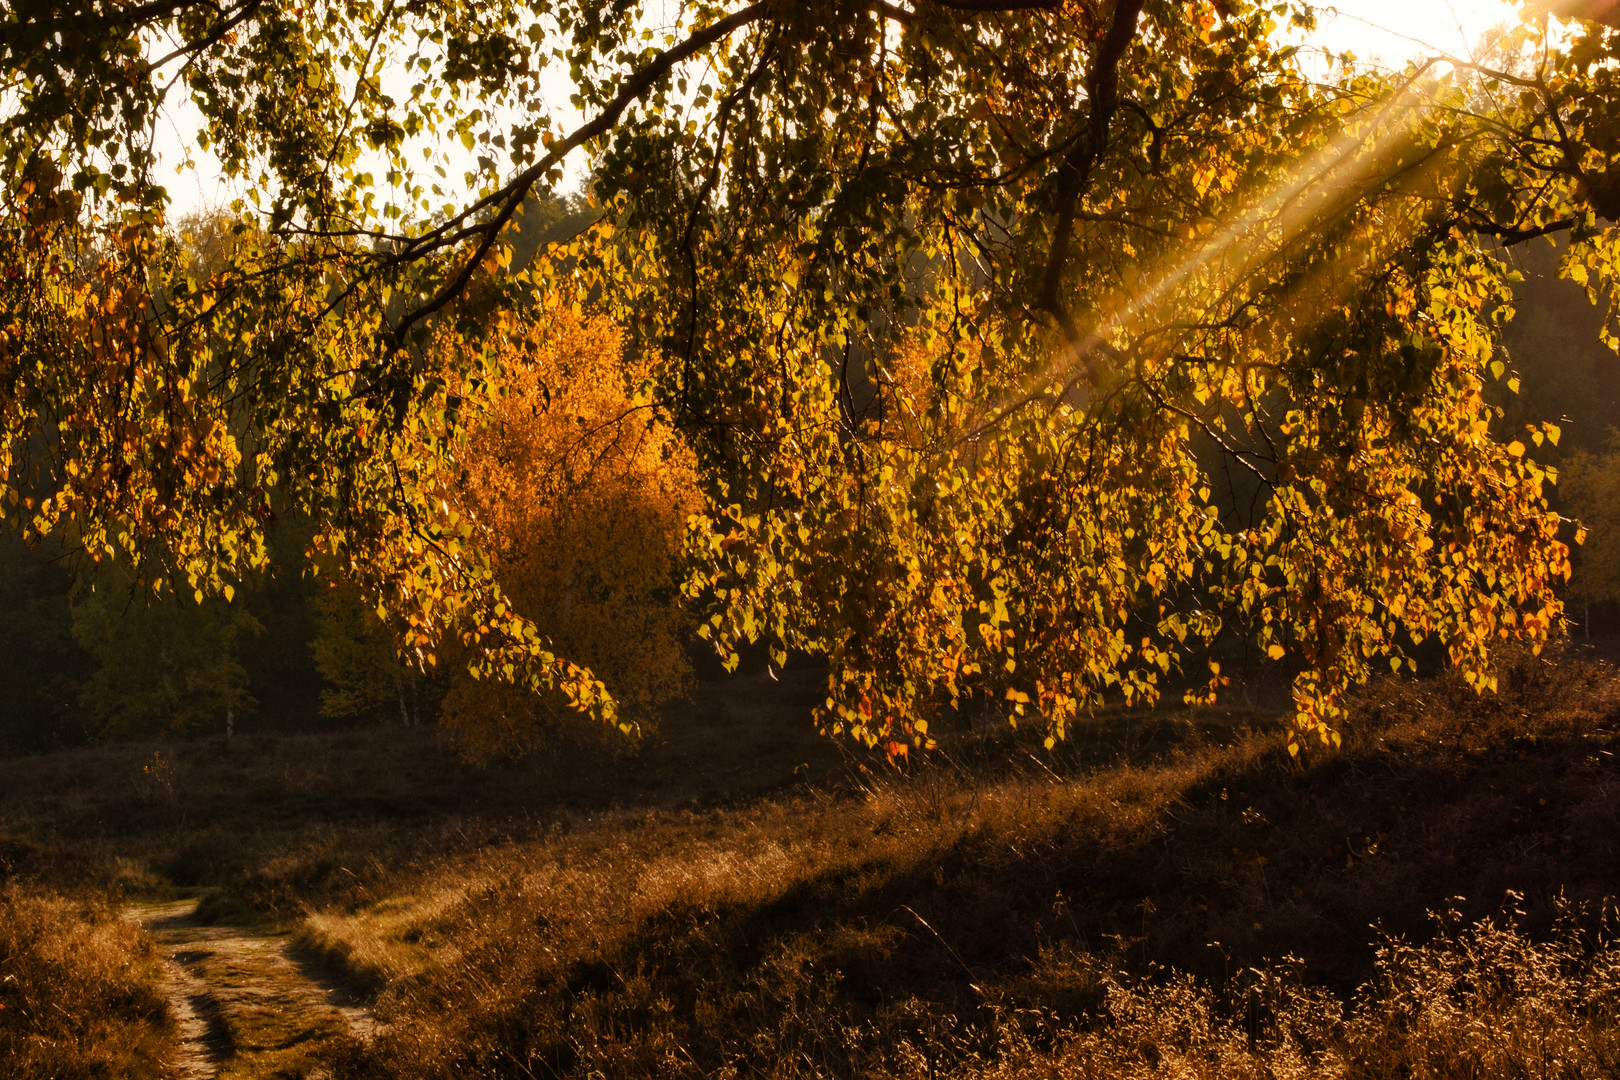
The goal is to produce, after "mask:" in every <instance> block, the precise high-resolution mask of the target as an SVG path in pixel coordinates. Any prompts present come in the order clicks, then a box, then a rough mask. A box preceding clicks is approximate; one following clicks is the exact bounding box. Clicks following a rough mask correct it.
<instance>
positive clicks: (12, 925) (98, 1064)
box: [0, 883, 174, 1080]
mask: <svg viewBox="0 0 1620 1080" xmlns="http://www.w3.org/2000/svg"><path fill="white" fill-rule="evenodd" d="M173 1035H174V1032H173V1025H172V1023H171V1021H170V1019H169V1017H168V1015H167V1012H166V1007H165V1003H164V999H163V995H162V993H161V992H160V990H159V984H158V962H157V957H156V954H155V952H154V951H153V948H152V945H151V942H150V941H148V940H147V939H146V937H145V936H144V935H143V934H141V932H140V931H139V930H138V929H137V928H136V927H134V926H133V925H131V924H130V923H128V922H126V921H124V920H123V919H121V918H119V915H118V911H117V909H116V908H115V907H113V906H112V905H111V904H109V903H106V902H104V901H99V900H84V899H68V898H65V897H62V896H55V895H50V894H48V893H42V892H38V891H34V890H31V889H28V888H25V887H23V886H21V885H18V884H15V883H13V884H10V885H6V886H4V887H0V1063H4V1065H3V1070H0V1071H3V1072H4V1075H5V1076H6V1077H8V1078H11V1080H76V1078H80V1077H84V1078H94V1077H108V1078H111V1077H118V1078H120V1080H122V1078H128V1080H143V1078H147V1077H158V1076H161V1075H164V1068H165V1066H166V1064H167V1060H168V1057H169V1055H170V1054H171V1053H172V1043H173Z"/></svg>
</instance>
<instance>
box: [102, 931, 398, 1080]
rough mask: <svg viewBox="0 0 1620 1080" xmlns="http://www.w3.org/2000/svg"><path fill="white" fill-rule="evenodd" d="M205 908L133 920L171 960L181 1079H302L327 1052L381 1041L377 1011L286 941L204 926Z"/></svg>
mask: <svg viewBox="0 0 1620 1080" xmlns="http://www.w3.org/2000/svg"><path fill="white" fill-rule="evenodd" d="M197 903H198V901H197V900H195V899H191V900H175V901H167V902H163V903H157V904H138V905H135V906H133V907H131V908H129V909H128V910H127V912H126V914H125V917H126V918H128V919H130V920H131V921H133V922H136V923H138V924H139V925H140V926H141V927H142V929H144V930H145V931H146V932H147V934H149V935H150V936H151V938H152V940H153V941H154V942H156V943H157V946H158V950H159V952H160V953H161V954H162V956H163V967H164V976H165V983H166V985H165V992H166V994H167V996H168V999H169V1008H170V1010H171V1011H172V1012H173V1013H174V1016H175V1018H176V1020H178V1021H179V1026H180V1040H181V1042H180V1053H179V1056H178V1058H177V1059H176V1066H177V1068H176V1076H177V1077H179V1078H180V1080H215V1078H216V1077H217V1078H220V1080H254V1078H258V1077H270V1076H276V1075H293V1076H297V1075H302V1074H303V1073H304V1072H305V1069H306V1067H307V1065H308V1064H309V1061H310V1055H311V1052H312V1051H313V1050H315V1049H316V1048H318V1047H319V1046H320V1045H321V1044H322V1043H324V1042H326V1041H328V1040H330V1039H333V1038H336V1037H338V1036H341V1035H353V1036H356V1037H359V1038H361V1039H369V1038H371V1037H372V1035H374V1034H375V1033H376V1030H377V1022H376V1020H375V1018H373V1016H372V1014H371V1011H370V1010H369V1009H367V1008H366V1007H365V1006H364V1005H363V1004H361V1002H360V1001H358V1000H357V999H356V998H355V996H354V995H353V994H352V993H351V992H350V991H349V990H348V989H347V988H346V987H344V986H343V984H342V983H341V982H340V981H339V980H338V979H337V978H335V977H334V976H333V974H332V973H331V972H330V971H327V970H325V969H324V968H323V966H322V965H321V964H320V963H318V962H316V961H315V960H314V959H313V958H311V957H308V956H305V955H303V954H301V953H300V952H299V950H297V949H296V948H294V947H293V946H292V943H291V940H290V935H289V934H288V933H287V932H285V931H276V930H269V929H265V928H262V927H252V926H209V925H205V924H203V923H202V922H200V921H199V920H198V919H197Z"/></svg>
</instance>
